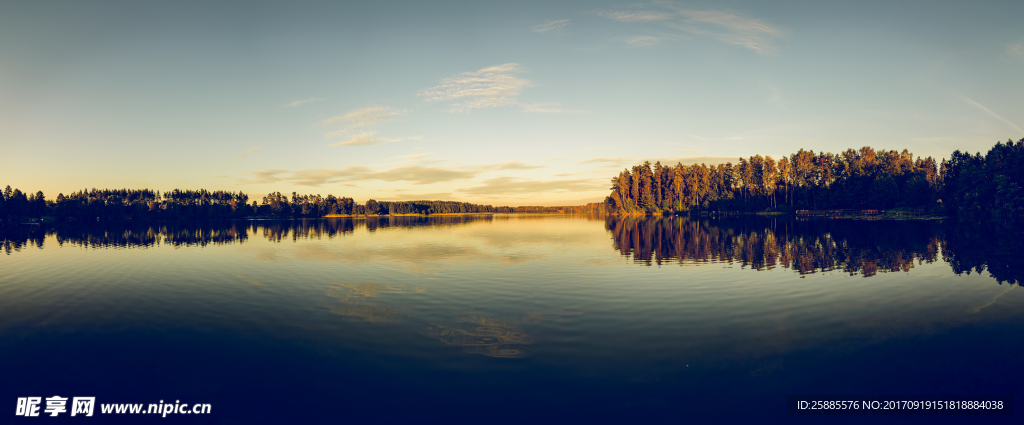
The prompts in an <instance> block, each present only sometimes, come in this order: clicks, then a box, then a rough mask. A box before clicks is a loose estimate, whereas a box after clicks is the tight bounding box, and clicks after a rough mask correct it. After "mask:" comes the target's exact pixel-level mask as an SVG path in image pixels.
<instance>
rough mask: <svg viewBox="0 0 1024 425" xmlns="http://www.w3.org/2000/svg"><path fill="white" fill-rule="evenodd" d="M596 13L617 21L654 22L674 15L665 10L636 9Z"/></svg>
mask: <svg viewBox="0 0 1024 425" xmlns="http://www.w3.org/2000/svg"><path fill="white" fill-rule="evenodd" d="M597 14H598V15H601V16H604V17H605V18H608V19H614V20H616V21H619V22H656V21H666V20H669V19H672V18H673V17H674V16H673V15H672V14H671V13H667V12H649V11H637V12H623V11H611V10H608V11H602V12H597Z"/></svg>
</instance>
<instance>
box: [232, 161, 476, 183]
mask: <svg viewBox="0 0 1024 425" xmlns="http://www.w3.org/2000/svg"><path fill="white" fill-rule="evenodd" d="M481 172H482V171H481V170H449V169H444V168H439V167H425V166H420V165H409V166H404V167H395V168H390V169H387V170H381V171H373V170H371V169H369V168H367V167H362V166H352V167H345V168H340V169H334V170H331V169H320V168H313V169H305V170H296V171H289V170H265V171H257V172H254V173H252V174H253V178H252V179H249V180H243V182H244V183H278V182H289V183H294V184H298V185H303V186H321V185H324V184H331V183H343V182H344V183H348V182H359V181H370V180H378V181H385V182H397V181H404V182H409V183H411V184H416V185H421V184H431V183H440V182H447V181H454V180H466V179H470V178H473V177H476V176H477V175H478V174H480V173H481Z"/></svg>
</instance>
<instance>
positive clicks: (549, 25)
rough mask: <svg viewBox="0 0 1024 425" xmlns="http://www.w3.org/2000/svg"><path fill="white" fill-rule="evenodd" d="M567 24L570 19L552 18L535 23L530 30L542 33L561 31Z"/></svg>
mask: <svg viewBox="0 0 1024 425" xmlns="http://www.w3.org/2000/svg"><path fill="white" fill-rule="evenodd" d="M567 25H569V20H568V19H559V20H551V21H547V22H545V23H543V24H540V25H534V26H532V27H530V31H533V32H536V33H541V34H547V33H556V32H559V31H560V30H561V29H562V28H565V27H566V26H567Z"/></svg>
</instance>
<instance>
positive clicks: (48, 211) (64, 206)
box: [0, 186, 516, 224]
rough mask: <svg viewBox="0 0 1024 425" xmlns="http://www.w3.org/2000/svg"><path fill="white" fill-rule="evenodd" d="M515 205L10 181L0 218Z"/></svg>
mask: <svg viewBox="0 0 1024 425" xmlns="http://www.w3.org/2000/svg"><path fill="white" fill-rule="evenodd" d="M512 212H516V210H515V209H514V208H512V207H495V206H491V205H478V204H471V203H468V202H454V201H401V202H387V201H376V200H373V199H370V200H368V201H366V203H364V204H360V203H357V202H355V201H354V200H353V199H352V198H346V197H340V198H339V197H336V196H334V195H328V196H320V195H300V194H298V193H294V192H293V193H292V195H291V197H290V198H289V197H288V196H286V195H282V194H281V193H280V192H275V193H270V194H268V195H267V196H264V197H263V198H262V202H261V203H258V202H257V201H255V200H253V201H252V203H251V204H250V203H249V195H247V194H245V193H243V192H237V193H236V192H225V191H208V190H205V189H204V190H179V189H175V190H173V191H169V192H164V193H160V192H159V191H154V190H150V189H141V190H134V189H83V190H80V191H78V192H73V193H71V194H69V195H64V194H63V193H61V194H59V195H57V198H56V199H52V200H51V199H47V198H46V197H45V195H44V194H43V192H36V193H34V194H26V193H24V192H22V191H21V190H19V189H12V188H11V187H10V186H7V188H6V189H5V190H4V191H3V192H2V193H0V220H3V221H4V223H8V224H10V223H19V222H21V221H23V220H25V219H29V218H42V217H46V216H50V217H54V218H56V219H59V220H65V219H79V220H92V221H95V220H96V219H97V218H99V219H114V220H120V219H220V218H246V217H265V218H318V217H326V216H331V215H355V216H374V215H406V214H422V215H429V214H467V213H512Z"/></svg>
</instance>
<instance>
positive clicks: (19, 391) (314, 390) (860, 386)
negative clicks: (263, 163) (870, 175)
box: [0, 215, 1024, 423]
mask: <svg viewBox="0 0 1024 425" xmlns="http://www.w3.org/2000/svg"><path fill="white" fill-rule="evenodd" d="M0 232H2V233H0V241H3V250H4V252H5V254H4V255H0V265H2V266H0V267H2V273H0V361H2V362H3V364H5V365H6V373H5V374H4V378H3V385H0V392H2V396H3V399H4V400H7V401H6V402H5V403H8V402H9V403H10V404H11V405H13V404H15V403H14V401H15V399H17V398H19V397H38V396H41V397H43V398H46V397H51V396H54V395H59V396H61V397H74V396H83V397H84V396H94V397H96V403H97V407H96V416H99V417H100V418H99V419H102V423H108V422H123V423H138V422H140V421H141V422H152V421H171V422H182V423H184V422H188V423H327V422H330V423H349V422H350V423H382V422H384V423H390V422H400V423H408V422H439V421H444V422H468V423H505V422H516V423H520V422H542V423H543V422H570V423H571V422H574V421H583V420H586V421H590V422H594V421H595V420H607V421H612V420H614V421H635V422H644V421H647V420H666V419H667V420H673V421H690V422H693V421H695V422H696V423H704V422H711V421H715V422H723V421H724V422H729V421H730V420H731V419H737V420H745V421H746V420H747V419H744V418H743V416H746V415H752V416H756V418H753V419H756V420H758V421H760V422H799V423H820V422H822V419H827V420H829V421H830V422H843V421H847V422H856V423H862V422H867V421H869V420H870V421H875V420H877V419H883V420H892V421H895V420H898V421H900V422H907V421H909V422H920V423H935V422H936V420H937V419H938V420H954V419H958V420H960V421H958V422H962V420H964V419H969V420H971V421H974V422H994V423H1009V422H1012V417H997V416H987V417H971V418H959V417H953V416H944V417H939V416H931V417H929V416H903V417H898V416H897V417H870V418H869V417H858V416H833V417H830V418H815V417H802V416H788V415H787V410H786V396H787V395H795V394H811V395H828V394H833V395H850V394H853V395H870V394H884V395H892V394H904V395H920V394H924V395H985V394H1003V395H1015V396H1017V397H1019V396H1021V395H1022V394H1024V384H1022V382H1024V381H1022V378H1024V373H1022V372H1021V367H1020V360H1021V355H1022V354H1024V338H1022V337H1021V335H1024V320H1022V319H1024V289H1022V288H1021V287H1020V286H1019V285H1018V282H1020V279H1021V278H1024V264H1022V262H1021V260H1020V259H1019V258H1018V256H1019V255H1020V253H1021V252H1022V251H1021V249H1022V248H1024V246H1022V244H1024V242H1022V241H1024V237H1021V236H1022V235H1021V232H1020V231H1017V230H1015V228H1014V227H1013V226H1003V227H998V226H996V227H991V226H989V227H986V226H983V225H978V226H977V227H971V226H970V225H959V224H955V223H951V222H950V220H949V219H946V220H944V221H855V220H827V219H818V220H800V219H796V218H791V217H788V216H779V217H750V216H747V217H725V218H722V217H715V218H700V217H677V218H660V217H655V218H636V217H588V216H572V215H495V216H488V215H483V216H436V217H381V218H367V219H350V218H338V219H321V220H289V221H279V220H276V221H275V220H252V221H223V222H200V223H189V222H151V223H130V222H129V223H88V224H73V223H67V224H51V225H45V224H44V225H43V226H20V227H14V228H7V229H3V230H0ZM158 401H161V403H163V402H167V403H171V402H175V401H180V402H181V403H187V404H189V405H191V404H192V403H204V404H210V406H211V407H212V409H211V412H210V414H208V415H191V416H186V415H169V416H168V417H167V418H162V417H161V416H157V415H150V416H132V415H130V414H122V415H117V414H105V415H104V414H100V412H99V409H100V407H99V405H100V404H106V403H144V404H146V405H148V404H150V403H158ZM45 405H46V403H45V401H44V402H43V407H45ZM69 405H70V402H69ZM40 410H42V408H40ZM6 415H8V416H7V417H8V419H11V418H12V416H10V414H9V413H8V414H6ZM47 418H48V419H39V418H24V417H21V418H16V419H20V421H17V422H19V423H20V422H25V423H30V422H50V421H51V419H50V418H49V416H47ZM61 418H63V419H65V420H66V421H68V422H83V423H85V422H90V420H87V419H81V420H80V418H79V417H74V418H69V417H68V415H67V414H64V415H61V417H59V418H58V422H59V421H60V420H59V419H61ZM4 422H7V420H4ZM92 422H96V421H95V420H92Z"/></svg>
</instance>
